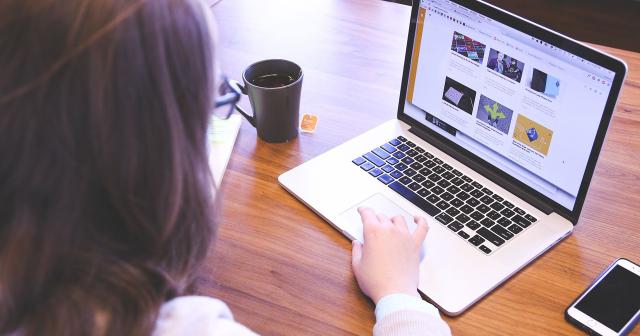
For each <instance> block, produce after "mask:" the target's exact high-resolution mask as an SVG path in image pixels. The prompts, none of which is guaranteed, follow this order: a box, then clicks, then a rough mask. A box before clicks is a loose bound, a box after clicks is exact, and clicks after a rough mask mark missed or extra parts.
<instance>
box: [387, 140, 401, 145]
mask: <svg viewBox="0 0 640 336" xmlns="http://www.w3.org/2000/svg"><path fill="white" fill-rule="evenodd" d="M389 143H390V144H392V145H394V146H397V145H399V144H401V142H400V140H398V139H391V141H389Z"/></svg>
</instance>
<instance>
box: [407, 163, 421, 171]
mask: <svg viewBox="0 0 640 336" xmlns="http://www.w3.org/2000/svg"><path fill="white" fill-rule="evenodd" d="M409 167H411V169H413V170H420V169H422V167H423V166H422V165H421V164H419V163H417V162H414V163H412V164H410V165H409Z"/></svg>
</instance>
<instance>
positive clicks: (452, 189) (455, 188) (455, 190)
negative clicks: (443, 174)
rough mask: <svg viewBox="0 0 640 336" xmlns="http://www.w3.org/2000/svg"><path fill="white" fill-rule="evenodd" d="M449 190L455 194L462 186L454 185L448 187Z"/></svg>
mask: <svg viewBox="0 0 640 336" xmlns="http://www.w3.org/2000/svg"><path fill="white" fill-rule="evenodd" d="M447 191H448V192H450V193H452V194H454V195H455V194H457V193H459V192H460V188H458V187H456V186H454V185H452V186H450V187H449V188H447Z"/></svg>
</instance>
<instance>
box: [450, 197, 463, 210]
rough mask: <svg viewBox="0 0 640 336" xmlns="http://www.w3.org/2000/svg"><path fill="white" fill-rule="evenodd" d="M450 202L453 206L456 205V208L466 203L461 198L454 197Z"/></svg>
mask: <svg viewBox="0 0 640 336" xmlns="http://www.w3.org/2000/svg"><path fill="white" fill-rule="evenodd" d="M449 203H451V205H453V206H454V207H456V208H459V207H460V206H461V205H463V204H464V202H463V201H461V200H460V199H459V198H456V199H453V200H452V201H451V202H449Z"/></svg>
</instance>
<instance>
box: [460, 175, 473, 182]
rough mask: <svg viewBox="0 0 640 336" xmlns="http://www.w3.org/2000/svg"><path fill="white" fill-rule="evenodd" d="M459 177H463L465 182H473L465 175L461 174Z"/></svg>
mask: <svg viewBox="0 0 640 336" xmlns="http://www.w3.org/2000/svg"><path fill="white" fill-rule="evenodd" d="M460 178H461V179H463V180H464V181H465V182H467V183H471V182H473V180H472V179H471V178H470V177H469V176H467V175H462V176H460Z"/></svg>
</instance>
